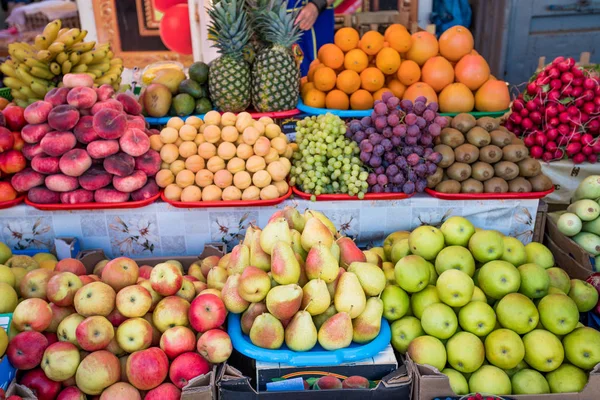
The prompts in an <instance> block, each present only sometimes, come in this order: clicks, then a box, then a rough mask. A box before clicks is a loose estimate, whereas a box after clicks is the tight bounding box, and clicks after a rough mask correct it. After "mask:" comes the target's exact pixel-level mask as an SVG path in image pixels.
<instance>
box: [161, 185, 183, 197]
mask: <svg viewBox="0 0 600 400" xmlns="http://www.w3.org/2000/svg"><path fill="white" fill-rule="evenodd" d="M182 190H183V189H181V188H180V187H179V186H177V185H176V184H174V183H172V184H170V185H169V186H167V187H166V188H165V191H164V194H165V197H166V198H167V199H169V200H173V201H179V200H180V199H181V191H182Z"/></svg>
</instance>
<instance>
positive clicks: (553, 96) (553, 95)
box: [548, 90, 560, 101]
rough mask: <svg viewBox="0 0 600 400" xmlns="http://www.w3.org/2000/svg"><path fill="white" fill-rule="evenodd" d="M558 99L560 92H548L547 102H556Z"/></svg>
mask: <svg viewBox="0 0 600 400" xmlns="http://www.w3.org/2000/svg"><path fill="white" fill-rule="evenodd" d="M558 99H560V92H559V91H558V90H551V91H549V92H548V101H558Z"/></svg>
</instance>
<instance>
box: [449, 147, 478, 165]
mask: <svg viewBox="0 0 600 400" xmlns="http://www.w3.org/2000/svg"><path fill="white" fill-rule="evenodd" d="M478 158H479V149H478V148H477V147H475V146H473V145H472V144H470V143H464V144H461V145H460V146H458V147H457V148H455V149H454V159H455V160H456V161H458V162H462V163H467V164H472V163H474V162H475V161H477V159H478Z"/></svg>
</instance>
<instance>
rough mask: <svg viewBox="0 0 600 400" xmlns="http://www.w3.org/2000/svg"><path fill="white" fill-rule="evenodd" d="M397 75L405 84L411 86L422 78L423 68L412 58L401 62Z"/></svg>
mask: <svg viewBox="0 0 600 400" xmlns="http://www.w3.org/2000/svg"><path fill="white" fill-rule="evenodd" d="M396 76H397V77H398V80H399V81H400V82H402V84H403V85H406V86H410V85H412V84H413V83H415V82H418V81H419V79H421V68H419V65H418V64H417V63H416V62H414V61H412V60H404V61H402V64H400V68H398V72H397V73H396Z"/></svg>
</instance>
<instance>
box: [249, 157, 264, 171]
mask: <svg viewBox="0 0 600 400" xmlns="http://www.w3.org/2000/svg"><path fill="white" fill-rule="evenodd" d="M266 166H267V164H266V163H265V159H264V158H262V157H259V156H252V157H250V158H249V159H248V161H246V169H247V170H248V171H249V172H257V171H260V170H263V169H265V167H266Z"/></svg>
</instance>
